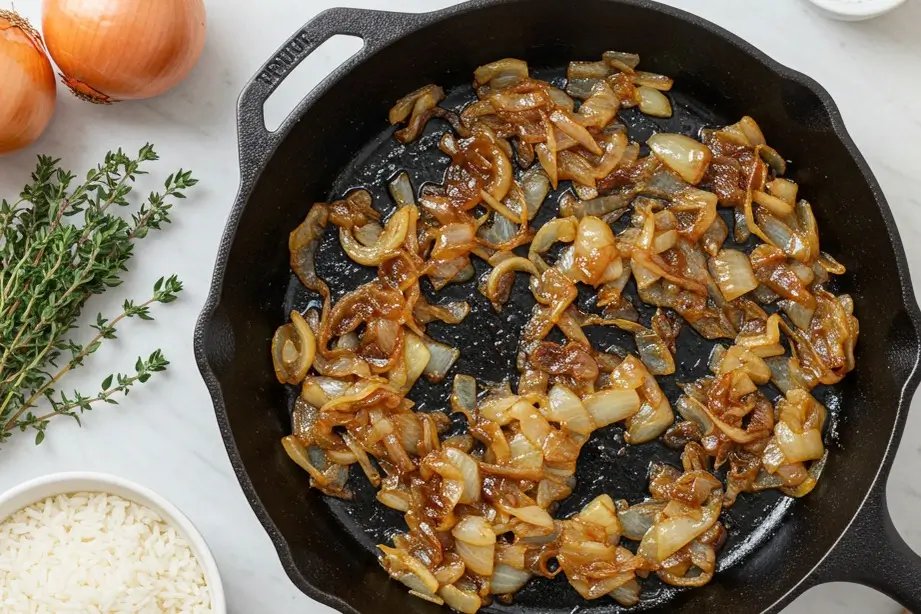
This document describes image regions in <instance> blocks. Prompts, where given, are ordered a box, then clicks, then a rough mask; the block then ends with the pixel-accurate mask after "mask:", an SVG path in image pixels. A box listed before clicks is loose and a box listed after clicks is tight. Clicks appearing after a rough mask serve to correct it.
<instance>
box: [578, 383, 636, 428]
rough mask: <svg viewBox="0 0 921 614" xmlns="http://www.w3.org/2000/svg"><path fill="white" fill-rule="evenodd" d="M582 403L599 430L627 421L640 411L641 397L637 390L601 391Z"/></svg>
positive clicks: (586, 398)
mask: <svg viewBox="0 0 921 614" xmlns="http://www.w3.org/2000/svg"><path fill="white" fill-rule="evenodd" d="M582 403H583V405H584V406H585V409H586V411H588V413H589V415H591V417H592V420H593V421H594V422H595V425H596V426H597V427H598V428H602V427H605V426H607V425H609V424H613V423H615V422H620V421H621V420H626V419H627V418H629V417H630V416H632V415H634V414H635V413H636V412H638V411H639V410H640V397H639V395H638V394H637V393H636V391H635V390H614V389H608V390H601V391H599V392H596V393H594V394H590V395H589V396H587V397H585V398H584V399H583V400H582Z"/></svg>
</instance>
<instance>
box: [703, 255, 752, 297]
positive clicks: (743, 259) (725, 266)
mask: <svg viewBox="0 0 921 614" xmlns="http://www.w3.org/2000/svg"><path fill="white" fill-rule="evenodd" d="M710 272H711V273H712V274H713V278H714V279H715V280H716V283H717V285H718V286H719V288H720V292H721V293H722V295H723V298H725V299H726V300H727V301H734V300H735V299H737V298H739V297H740V296H742V295H743V294H746V293H748V292H751V291H752V290H754V289H755V288H757V287H758V280H757V279H755V273H754V271H752V266H751V262H750V261H749V260H748V256H747V255H746V254H745V252H741V251H739V250H736V249H722V250H720V252H719V253H718V254H717V255H716V257H714V258H713V259H712V260H711V261H710Z"/></svg>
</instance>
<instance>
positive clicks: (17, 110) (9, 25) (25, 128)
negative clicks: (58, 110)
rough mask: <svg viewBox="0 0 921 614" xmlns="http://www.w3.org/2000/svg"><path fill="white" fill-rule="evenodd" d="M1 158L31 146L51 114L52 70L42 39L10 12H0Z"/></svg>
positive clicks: (54, 94)
mask: <svg viewBox="0 0 921 614" xmlns="http://www.w3.org/2000/svg"><path fill="white" fill-rule="evenodd" d="M0 75H2V83H0V155H3V154H7V153H10V152H13V151H16V150H18V149H22V148H23V147H26V146H27V145H30V144H32V143H34V142H35V141H36V140H37V139H38V137H39V136H41V134H42V133H43V132H44V131H45V128H46V127H47V126H48V122H49V121H51V116H52V115H54V107H55V103H56V98H57V93H56V88H55V83H54V70H53V69H52V68H51V62H49V61H48V56H47V55H45V48H44V45H43V44H42V39H41V36H39V34H38V32H36V31H35V29H33V28H32V26H31V25H29V23H28V22H27V21H26V20H24V19H23V18H21V17H19V16H18V15H17V14H16V13H13V12H12V11H5V10H0Z"/></svg>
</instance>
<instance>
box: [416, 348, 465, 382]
mask: <svg viewBox="0 0 921 614" xmlns="http://www.w3.org/2000/svg"><path fill="white" fill-rule="evenodd" d="M422 343H424V344H425V347H426V348H427V349H428V351H429V361H428V364H426V365H425V369H423V370H422V373H423V375H425V377H426V379H428V380H429V381H430V382H433V383H434V382H440V381H441V380H443V379H444V378H445V376H446V375H447V374H448V371H450V370H451V367H452V366H454V363H455V362H456V361H457V359H458V358H460V350H457V349H454V348H452V347H451V346H450V345H445V344H443V343H438V342H437V341H435V340H434V339H430V338H428V337H425V338H423V339H422Z"/></svg>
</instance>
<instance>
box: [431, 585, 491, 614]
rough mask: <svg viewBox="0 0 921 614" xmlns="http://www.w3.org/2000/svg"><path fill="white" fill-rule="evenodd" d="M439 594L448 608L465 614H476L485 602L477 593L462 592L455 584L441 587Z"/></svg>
mask: <svg viewBox="0 0 921 614" xmlns="http://www.w3.org/2000/svg"><path fill="white" fill-rule="evenodd" d="M438 594H439V595H440V596H441V598H442V599H444V602H445V603H446V604H447V605H448V607H451V608H454V609H455V610H457V611H458V612H462V613H463V614H476V612H477V611H478V610H479V609H480V607H481V606H482V605H483V601H482V600H481V599H480V598H479V597H478V596H477V594H476V593H473V592H471V591H462V590H460V589H459V588H457V587H456V586H454V585H453V584H448V585H447V586H443V587H441V590H439V591H438Z"/></svg>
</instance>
